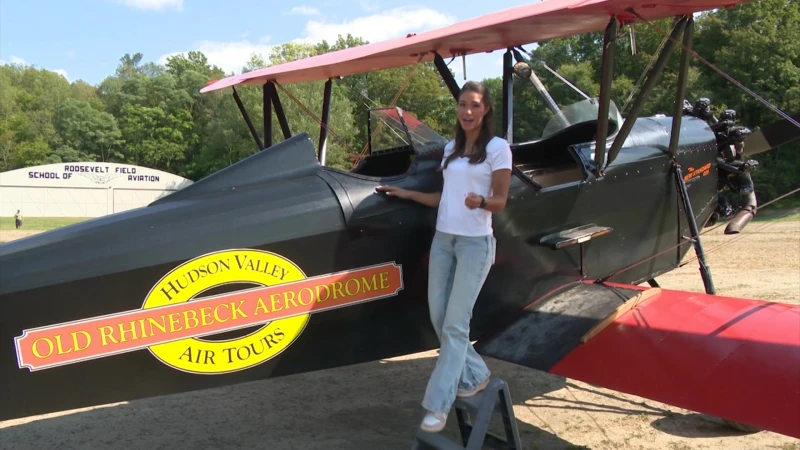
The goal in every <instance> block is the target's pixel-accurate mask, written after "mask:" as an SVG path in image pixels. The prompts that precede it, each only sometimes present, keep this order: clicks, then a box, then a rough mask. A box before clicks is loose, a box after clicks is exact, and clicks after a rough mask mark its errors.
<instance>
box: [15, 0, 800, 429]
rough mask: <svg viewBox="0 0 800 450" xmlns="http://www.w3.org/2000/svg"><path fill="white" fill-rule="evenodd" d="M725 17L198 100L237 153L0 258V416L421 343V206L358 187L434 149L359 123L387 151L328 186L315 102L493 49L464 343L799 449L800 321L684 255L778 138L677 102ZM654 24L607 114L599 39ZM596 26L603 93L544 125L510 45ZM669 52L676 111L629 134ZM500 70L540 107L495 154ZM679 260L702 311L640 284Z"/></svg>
mask: <svg viewBox="0 0 800 450" xmlns="http://www.w3.org/2000/svg"><path fill="white" fill-rule="evenodd" d="M743 1H744V0H727V1H725V2H720V1H717V0H681V1H677V0H675V1H673V0H654V1H653V2H650V3H648V4H640V3H639V2H633V1H629V0H549V1H543V2H539V3H534V4H530V5H526V6H521V7H517V8H512V9H508V10H504V11H500V12H496V13H492V14H487V15H484V16H480V17H477V18H475V19H471V20H467V21H464V22H459V23H456V24H453V25H450V26H447V27H444V28H441V29H437V30H433V31H427V32H421V33H417V34H412V35H408V36H406V37H402V38H397V39H393V40H388V41H383V42H377V43H371V44H367V45H362V46H358V47H353V48H348V49H344V50H340V51H335V52H331V53H326V54H322V55H318V56H314V57H310V58H306V59H302V60H298V61H293V62H288V63H285V64H280V65H276V66H272V67H267V68H264V69H261V70H256V71H253V72H248V73H244V74H240V75H234V76H230V77H228V78H224V79H221V80H217V81H213V82H211V83H209V84H208V85H207V86H206V87H205V88H203V89H202V92H209V91H214V90H220V89H227V88H231V90H232V94H233V97H234V100H235V101H236V102H237V103H238V105H239V107H240V110H241V112H242V115H243V117H244V120H245V121H246V122H247V125H248V128H249V130H250V132H251V133H252V135H253V138H254V140H255V141H256V143H257V146H258V150H259V151H258V152H256V153H254V154H253V155H252V156H250V157H247V158H245V159H243V160H241V161H239V162H237V163H235V164H232V165H231V166H229V167H226V168H224V169H222V170H220V171H218V172H216V173H214V174H212V175H210V176H208V177H206V178H204V179H201V180H199V181H198V182H196V183H194V184H193V185H191V186H189V187H186V188H184V189H182V190H180V191H177V192H175V193H172V194H170V195H168V196H166V197H163V198H161V199H158V200H156V201H154V202H152V203H151V204H149V205H148V206H146V207H143V208H139V209H135V210H130V211H125V212H121V213H117V214H113V215H109V216H105V217H101V218H97V219H92V220H88V221H86V222H82V223H78V224H75V225H71V226H68V227H64V228H61V229H57V230H52V231H49V232H46V233H42V234H39V235H35V236H31V237H28V238H25V239H21V240H18V241H14V242H11V243H7V244H5V245H3V246H2V247H0V267H2V272H0V384H1V385H2V386H4V390H3V391H4V394H3V401H2V402H0V419H10V418H16V417H22V416H28V415H33V414H41V413H46V412H50V411H56V410H63V409H70V408H76V407H82V406H87V405H96V404H102V403H109V402H115V401H123V400H132V399H138V398H144V397H151V396H157V395H164V394H171V393H177V392H184V391H190V390H197V389H206V388H212V387H217V386H222V385H229V384H234V383H240V382H245V381H250V380H259V379H266V378H270V377H279V376H284V375H289V374H296V373H300V372H306V371H314V370H322V369H327V368H333V367H338V366H343V365H350V364H357V363H363V362H367V361H374V360H378V359H381V358H388V357H393V356H397V355H402V354H408V353H414V352H420V351H425V350H430V349H435V348H437V347H438V341H437V338H436V335H435V333H434V331H433V328H432V327H431V326H430V320H429V315H428V308H427V299H426V283H427V254H428V248H429V244H430V240H431V238H432V235H433V231H434V225H435V217H436V212H435V208H429V207H425V206H422V205H419V204H415V203H413V202H410V201H405V200H401V199H396V198H391V197H388V196H386V195H385V194H383V193H381V192H378V191H377V190H376V187H377V186H379V185H397V186H401V187H405V188H410V189H417V190H423V191H431V190H435V189H438V188H439V186H440V185H441V182H442V179H441V173H440V172H438V171H437V170H436V169H437V167H438V165H439V163H440V161H441V156H442V150H443V147H444V145H445V144H446V142H447V141H448V140H449V137H447V136H441V135H440V134H438V133H436V132H435V131H433V130H432V129H431V128H430V127H427V126H426V125H425V124H424V123H421V122H420V121H419V120H417V119H416V118H415V117H414V116H413V115H411V114H410V113H408V112H406V111H403V110H402V109H400V108H397V107H394V106H389V107H386V108H377V109H374V110H372V111H371V112H370V113H369V114H370V123H372V124H374V125H375V126H376V127H383V128H384V131H386V133H385V135H390V136H393V139H381V140H375V141H374V142H373V141H370V144H369V153H368V154H366V155H363V156H364V157H362V158H359V159H358V160H357V164H355V165H354V167H353V169H352V170H349V171H348V170H341V169H337V168H333V167H328V166H326V165H325V157H326V146H327V140H328V137H329V134H330V135H333V130H330V129H329V128H328V126H327V123H328V119H329V111H330V92H331V86H332V83H333V82H335V81H336V80H338V79H339V78H340V77H346V76H349V75H353V74H358V73H364V72H368V71H374V70H379V69H384V68H390V67H401V66H407V65H413V64H415V63H419V62H430V61H433V62H434V64H435V66H436V67H437V68H438V69H439V72H440V73H441V76H442V78H443V80H444V82H445V83H446V85H447V87H448V88H449V90H450V91H451V93H452V94H453V96H454V97H456V96H457V94H458V89H459V88H458V84H457V82H456V81H455V79H454V77H453V75H452V73H451V72H450V70H449V69H448V68H447V64H446V63H445V58H453V57H461V56H463V55H470V54H476V53H483V52H491V51H495V50H501V51H505V53H504V66H503V67H504V68H503V95H502V102H503V106H502V112H501V113H502V124H503V127H502V129H501V130H500V133H501V135H502V136H503V137H506V138H507V139H508V140H509V141H510V142H511V146H512V152H513V158H514V166H515V167H514V169H513V173H512V181H511V187H510V192H509V199H508V203H507V207H506V209H505V210H504V211H502V212H500V213H496V214H495V216H494V229H495V236H496V238H497V254H496V260H495V264H494V266H493V267H492V270H491V272H490V274H489V277H488V279H487V281H486V284H485V286H484V288H483V290H482V292H481V294H480V297H479V299H478V301H477V304H476V306H475V309H474V314H473V319H472V324H471V326H472V328H471V330H472V336H471V338H472V339H474V340H475V341H476V345H475V347H476V349H477V350H478V351H479V352H480V353H481V354H483V355H487V356H490V357H494V358H498V359H501V360H505V361H510V362H513V363H516V364H519V365H522V366H526V367H529V368H531V369H535V370H540V371H545V372H550V373H553V374H558V375H562V376H565V377H570V378H573V379H577V380H582V381H585V382H588V383H591V384H595V385H599V386H603V387H606V388H610V389H614V390H618V391H622V392H626V393H630V394H634V395H638V396H642V397H645V398H649V399H654V400H657V401H661V402H664V403H667V404H672V405H676V406H679V407H682V408H685V409H689V410H692V411H697V412H701V413H705V414H709V415H713V416H717V417H721V418H723V419H725V420H727V421H729V423H731V424H745V425H746V426H750V427H756V428H757V429H765V430H770V431H774V432H777V433H782V434H785V435H789V436H794V437H799V438H800V409H798V408H797V405H800V381H798V380H800V308H798V307H797V306H792V305H786V304H780V303H775V302H766V301H760V300H754V299H752V300H751V299H741V298H731V297H725V296H719V295H717V294H716V291H715V288H714V284H713V277H712V275H711V271H710V268H709V266H708V264H707V261H706V260H705V256H704V250H703V247H702V242H701V238H700V234H701V232H700V230H701V229H702V228H703V227H706V226H708V225H709V224H711V223H714V221H717V220H721V219H724V218H730V217H731V215H732V214H734V213H733V212H732V211H730V208H727V207H725V205H723V204H722V202H721V200H720V199H721V191H722V190H724V189H732V190H734V192H737V193H739V194H740V195H741V198H742V199H743V201H742V204H741V205H740V206H739V209H738V211H736V212H735V215H734V216H733V219H732V220H730V221H729V223H728V232H729V233H736V232H739V231H740V230H741V229H742V228H743V227H744V226H745V225H746V224H747V222H748V220H749V219H750V218H752V217H753V215H754V214H755V210H756V208H757V205H756V203H755V197H754V195H752V180H751V179H750V175H749V173H750V171H751V170H752V169H753V168H754V166H755V165H756V164H755V162H754V161H752V160H750V159H747V155H749V154H752V153H754V152H757V151H766V150H768V149H769V148H772V147H775V146H776V145H778V144H780V143H783V142H787V141H789V140H792V139H796V138H797V136H798V124H797V120H796V118H795V117H791V116H788V115H786V114H785V113H783V112H780V111H779V112H780V113H781V114H782V115H783V116H784V117H783V119H782V122H780V123H782V124H783V126H782V128H780V129H776V128H774V127H765V128H763V129H761V130H759V131H757V132H751V131H750V130H749V129H748V128H745V127H743V126H740V125H737V123H736V117H735V112H733V111H723V112H722V113H721V114H718V115H717V114H716V113H715V112H714V111H713V109H712V107H711V104H710V102H709V101H708V100H707V99H699V100H697V101H694V102H687V101H686V100H685V98H684V96H685V92H686V77H687V69H688V63H689V60H690V58H691V57H692V55H693V51H692V50H691V47H692V46H691V43H692V32H693V27H694V22H693V14H694V13H695V12H698V11H703V10H708V9H712V8H721V7H735V5H738V4H740V3H743ZM669 17H672V18H674V22H673V26H672V30H671V31H670V34H669V39H668V40H667V41H666V43H665V45H664V47H663V49H662V50H661V52H660V53H659V54H658V57H657V59H656V60H655V62H654V64H653V65H652V67H651V68H650V69H649V71H648V73H647V78H646V81H645V82H644V84H643V85H642V87H641V89H640V91H639V92H638V93H637V96H636V98H635V99H634V101H633V104H632V107H631V110H630V113H629V114H628V115H627V117H624V118H623V117H622V116H621V114H620V112H619V110H618V108H617V106H616V105H615V104H614V102H613V101H611V98H610V88H611V85H612V81H613V78H614V74H613V62H614V50H615V42H616V40H617V39H619V38H620V37H619V36H620V30H621V29H622V28H623V27H625V26H629V25H631V24H638V23H641V22H644V21H650V20H656V19H662V18H669ZM596 31H604V41H603V58H602V82H601V89H600V93H599V96H598V97H596V98H584V99H582V100H580V101H578V102H575V103H573V104H569V105H567V106H565V107H561V106H559V105H558V104H557V102H555V101H554V100H553V99H552V98H551V97H550V96H549V94H548V92H547V91H546V89H544V87H543V85H541V83H537V79H536V74H535V71H534V64H532V63H530V61H529V60H526V59H525V58H524V56H522V55H523V53H525V50H524V48H523V46H524V45H527V44H530V43H535V42H541V41H543V40H548V39H553V38H558V37H563V36H569V35H574V34H581V33H588V32H596ZM673 51H675V52H681V59H680V68H679V70H680V73H679V78H678V83H677V85H676V86H675V107H674V111H672V115H671V116H667V115H661V114H659V115H655V116H651V117H640V115H641V111H642V109H643V105H644V101H645V99H646V98H647V95H648V93H649V91H650V89H651V88H652V86H653V85H654V83H656V82H657V80H658V78H659V74H660V73H661V71H662V70H663V68H664V65H665V62H666V61H667V58H668V57H669V55H670V54H672V53H673ZM513 77H518V78H525V79H529V80H531V85H532V86H533V87H532V89H537V90H538V91H539V93H541V94H542V97H543V98H544V99H545V100H546V104H547V105H548V106H549V107H550V108H551V110H552V112H553V115H552V118H551V120H550V123H548V124H547V126H546V127H545V128H544V129H543V130H541V137H540V138H537V139H534V140H530V141H526V142H514V141H513V136H512V135H511V131H510V130H511V125H512V122H513V117H512V111H513V109H512V97H513V89H512V87H513V83H512V80H513ZM322 80H324V81H325V90H324V94H325V96H324V102H323V105H322V108H321V114H320V116H319V121H320V123H321V129H320V136H319V140H318V142H317V143H316V144H315V143H314V142H313V141H312V139H311V137H310V136H309V135H308V134H306V133H298V134H292V133H291V128H290V125H291V124H289V123H288V121H287V119H286V115H285V114H284V109H283V104H282V101H285V99H286V98H287V96H288V97H291V94H290V93H289V92H288V91H286V90H285V89H284V88H283V86H284V85H286V84H291V83H301V82H307V81H322ZM246 85H250V86H261V88H262V89H263V99H264V103H263V108H264V117H265V118H267V120H265V122H264V132H263V136H264V141H262V140H261V138H260V136H259V133H258V131H257V130H256V127H255V125H254V124H253V122H252V121H251V120H250V118H249V116H248V113H247V111H246V109H245V108H244V107H243V105H242V102H241V100H240V98H239V96H238V91H237V87H240V88H242V86H246ZM281 93H283V94H285V95H283V99H282V98H281V97H282V95H281ZM307 111H308V112H309V113H310V114H312V115H313V114H314V113H313V112H311V111H310V110H307ZM273 113H274V114H275V115H276V116H277V118H278V121H279V124H280V126H281V129H282V131H283V136H284V140H283V141H281V142H277V143H273V142H272V129H271V126H272V122H271V120H270V118H271V117H272V114H273ZM371 127H372V125H371ZM787 128H788V129H789V130H791V131H789V132H787V131H786V129H787ZM375 131H377V130H375ZM370 133H373V131H372V130H371V131H370ZM720 205H722V206H720ZM691 249H694V251H695V252H696V253H697V255H698V261H699V266H700V275H701V276H702V278H703V282H704V286H705V288H706V292H705V293H694V292H681V291H676V290H669V289H662V288H660V287H659V285H658V283H657V281H656V278H657V277H658V276H660V275H662V274H664V273H667V272H669V271H671V270H673V269H675V268H677V267H678V266H679V264H680V263H681V261H682V258H683V257H684V256H685V255H686V254H687V252H689V251H690V250H691ZM645 283H648V284H647V285H645ZM510 382H511V384H512V386H513V380H511V381H510Z"/></svg>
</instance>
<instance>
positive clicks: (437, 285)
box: [422, 231, 497, 412]
mask: <svg viewBox="0 0 800 450" xmlns="http://www.w3.org/2000/svg"><path fill="white" fill-rule="evenodd" d="M496 246H497V241H496V239H495V237H494V236H493V235H491V234H490V235H486V236H474V237H473V236H457V235H453V234H448V233H443V232H441V231H436V234H435V235H434V237H433V242H432V243H431V253H430V263H429V268H428V307H429V308H430V315H431V322H432V323H433V328H434V329H435V330H436V335H437V336H438V337H439V343H440V344H441V348H440V350H439V358H438V360H437V361H436V367H435V368H434V369H433V373H432V374H431V377H430V380H428V386H427V388H426V389H425V397H424V399H423V401H422V406H423V407H425V409H427V410H428V411H432V412H448V411H450V408H451V407H452V405H453V401H455V398H456V391H457V389H458V387H459V386H460V387H462V388H467V389H470V388H472V387H474V386H475V385H477V384H479V383H480V382H482V381H484V380H486V378H488V377H489V369H488V368H487V367H486V363H484V361H483V359H482V358H481V357H480V355H478V353H477V352H476V351H475V349H474V348H473V347H472V343H471V342H470V340H469V322H470V319H472V307H473V305H475V301H476V300H477V298H478V294H479V293H480V290H481V288H482V287H483V283H484V281H485V280H486V276H487V275H488V274H489V269H490V268H491V266H492V265H494V258H495V249H496Z"/></svg>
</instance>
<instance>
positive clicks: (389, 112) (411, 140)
mask: <svg viewBox="0 0 800 450" xmlns="http://www.w3.org/2000/svg"><path fill="white" fill-rule="evenodd" d="M369 136H370V149H371V152H372V153H377V152H381V151H385V150H395V149H399V148H408V147H409V146H411V147H413V150H414V151H415V153H421V152H424V151H425V150H426V149H428V148H431V147H441V146H443V145H444V144H446V143H447V139H446V138H445V137H444V136H442V135H440V134H439V133H437V132H435V131H434V130H433V129H431V128H430V127H429V126H427V125H425V124H424V123H422V122H420V121H419V119H417V118H416V117H414V115H413V114H411V113H409V112H408V111H404V110H403V109H401V108H397V107H395V108H381V109H372V110H370V112H369Z"/></svg>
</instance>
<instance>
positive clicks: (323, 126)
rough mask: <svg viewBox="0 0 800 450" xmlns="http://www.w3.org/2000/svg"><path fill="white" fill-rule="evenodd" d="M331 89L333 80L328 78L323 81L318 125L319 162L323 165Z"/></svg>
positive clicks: (326, 150)
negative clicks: (320, 115)
mask: <svg viewBox="0 0 800 450" xmlns="http://www.w3.org/2000/svg"><path fill="white" fill-rule="evenodd" d="M331 89H333V80H332V79H330V78H328V81H326V82H325V92H324V93H323V94H322V120H321V121H320V122H321V123H320V127H319V156H318V157H319V164H320V165H322V166H324V165H325V157H326V156H327V153H328V119H329V118H330V115H331Z"/></svg>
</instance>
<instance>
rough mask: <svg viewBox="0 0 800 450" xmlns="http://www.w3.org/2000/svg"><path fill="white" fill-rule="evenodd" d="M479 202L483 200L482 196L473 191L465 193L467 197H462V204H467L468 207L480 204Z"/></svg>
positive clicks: (471, 207) (475, 206)
mask: <svg viewBox="0 0 800 450" xmlns="http://www.w3.org/2000/svg"><path fill="white" fill-rule="evenodd" d="M481 202H483V197H481V196H480V195H478V194H476V193H474V192H470V193H469V194H467V198H465V199H464V204H465V205H467V208H469V209H475V208H477V207H479V206H481Z"/></svg>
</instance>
